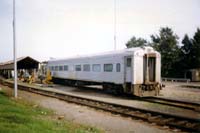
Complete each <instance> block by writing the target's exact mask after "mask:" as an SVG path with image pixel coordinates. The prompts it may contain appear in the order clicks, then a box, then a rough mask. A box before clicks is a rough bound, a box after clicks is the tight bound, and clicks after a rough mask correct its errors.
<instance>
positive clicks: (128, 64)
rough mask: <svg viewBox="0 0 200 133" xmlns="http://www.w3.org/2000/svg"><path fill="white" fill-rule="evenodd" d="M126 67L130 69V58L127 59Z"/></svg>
mask: <svg viewBox="0 0 200 133" xmlns="http://www.w3.org/2000/svg"><path fill="white" fill-rule="evenodd" d="M127 67H131V58H127Z"/></svg>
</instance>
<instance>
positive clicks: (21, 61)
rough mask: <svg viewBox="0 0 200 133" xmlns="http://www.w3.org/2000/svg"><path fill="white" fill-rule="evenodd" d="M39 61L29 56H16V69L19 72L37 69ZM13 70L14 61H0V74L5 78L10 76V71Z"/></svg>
mask: <svg viewBox="0 0 200 133" xmlns="http://www.w3.org/2000/svg"><path fill="white" fill-rule="evenodd" d="M39 63H40V62H39V61H37V60H35V59H33V58H31V57H29V56H25V57H20V58H17V70H18V72H19V70H22V69H23V70H30V69H32V70H36V69H38V66H39ZM13 70H14V61H13V60H11V61H7V62H3V63H0V75H2V76H3V77H6V78H10V77H12V74H11V73H12V71H13Z"/></svg>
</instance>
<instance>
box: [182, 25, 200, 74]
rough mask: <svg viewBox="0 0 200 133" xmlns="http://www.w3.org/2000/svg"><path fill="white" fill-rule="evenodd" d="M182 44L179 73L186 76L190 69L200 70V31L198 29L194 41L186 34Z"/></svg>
mask: <svg viewBox="0 0 200 133" xmlns="http://www.w3.org/2000/svg"><path fill="white" fill-rule="evenodd" d="M182 44H183V46H182V47H181V52H180V55H179V60H180V61H179V63H178V64H179V66H181V68H180V69H179V71H181V72H182V74H184V73H185V72H186V71H188V70H189V69H194V68H200V30H199V29H197V31H196V33H195V35H194V37H193V38H192V39H191V38H189V36H188V35H187V34H186V35H185V36H184V38H183V40H182Z"/></svg>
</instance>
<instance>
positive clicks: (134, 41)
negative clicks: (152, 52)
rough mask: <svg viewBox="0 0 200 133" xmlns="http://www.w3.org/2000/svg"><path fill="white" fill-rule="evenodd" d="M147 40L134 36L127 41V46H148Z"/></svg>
mask: <svg viewBox="0 0 200 133" xmlns="http://www.w3.org/2000/svg"><path fill="white" fill-rule="evenodd" d="M146 43H147V41H146V40H145V39H143V38H136V37H135V36H133V37H132V38H131V39H130V40H129V41H128V42H127V43H126V47H127V48H132V47H142V46H146Z"/></svg>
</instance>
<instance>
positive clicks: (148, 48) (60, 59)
mask: <svg viewBox="0 0 200 133" xmlns="http://www.w3.org/2000/svg"><path fill="white" fill-rule="evenodd" d="M140 50H143V51H144V52H148V51H152V50H153V48H152V47H134V48H127V49H123V50H116V51H107V52H102V53H98V54H90V55H83V56H73V57H68V58H57V59H56V58H51V59H50V60H49V61H62V60H67V59H76V58H87V57H88V58H89V57H98V56H102V55H115V54H127V53H134V52H136V51H140Z"/></svg>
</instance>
